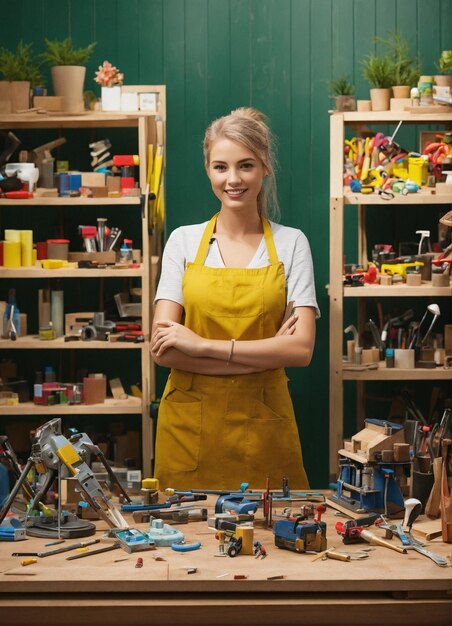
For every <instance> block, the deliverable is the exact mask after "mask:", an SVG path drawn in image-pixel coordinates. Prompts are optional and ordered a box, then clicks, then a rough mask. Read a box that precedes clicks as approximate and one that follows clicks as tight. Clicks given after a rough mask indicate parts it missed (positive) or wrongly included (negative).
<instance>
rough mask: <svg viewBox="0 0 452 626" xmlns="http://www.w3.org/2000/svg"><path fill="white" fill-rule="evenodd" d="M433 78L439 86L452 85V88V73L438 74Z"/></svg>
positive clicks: (451, 86)
mask: <svg viewBox="0 0 452 626" xmlns="http://www.w3.org/2000/svg"><path fill="white" fill-rule="evenodd" d="M433 78H434V81H435V85H438V87H450V88H451V89H452V74H437V75H436V76H434V77H433Z"/></svg>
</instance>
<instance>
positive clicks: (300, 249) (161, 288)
mask: <svg viewBox="0 0 452 626" xmlns="http://www.w3.org/2000/svg"><path fill="white" fill-rule="evenodd" d="M207 224H208V222H204V223H202V224H193V225H191V226H181V227H180V228H176V230H174V231H173V232H172V233H171V235H170V237H169V239H168V241H167V243H166V246H165V249H164V252H163V259H162V273H161V276H160V281H159V285H158V288H157V293H156V295H155V302H157V300H172V301H173V302H177V303H178V304H180V305H181V306H184V299H183V296H182V277H183V274H184V272H185V266H186V263H187V262H189V263H190V262H193V261H194V260H195V257H196V253H197V251H198V248H199V244H200V242H201V238H202V235H203V233H204V230H205V228H206V226H207ZM270 225H271V229H272V233H273V240H274V242H275V247H276V252H277V254H278V259H279V260H280V261H281V262H282V263H283V264H284V273H285V277H286V287H287V302H290V301H293V303H294V307H297V306H311V307H314V308H315V310H316V317H320V311H319V308H318V305H317V300H316V295H315V285H314V270H313V266H312V257H311V249H310V247H309V243H308V240H307V238H306V236H305V235H304V234H303V233H302V232H301V230H298V229H297V228H291V227H289V226H282V225H281V224H276V223H275V222H270ZM214 237H215V235H214ZM214 237H213V239H212V240H211V244H210V245H209V251H208V254H207V257H206V260H205V263H204V264H205V265H206V266H207V267H224V263H223V259H222V257H221V254H220V250H219V247H218V243H217V240H216V239H214ZM267 265H270V260H269V258H268V252H267V246H266V245H265V239H264V237H263V236H262V241H261V242H260V244H259V246H258V248H257V250H256V254H255V255H254V258H253V259H252V261H251V263H250V264H249V265H248V268H258V267H265V266H267Z"/></svg>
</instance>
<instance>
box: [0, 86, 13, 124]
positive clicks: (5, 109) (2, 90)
mask: <svg viewBox="0 0 452 626" xmlns="http://www.w3.org/2000/svg"><path fill="white" fill-rule="evenodd" d="M8 113H11V83H10V82H9V80H0V114H2V115H5V114H6V115H8Z"/></svg>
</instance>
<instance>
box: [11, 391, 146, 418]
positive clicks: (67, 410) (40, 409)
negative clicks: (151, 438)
mask: <svg viewBox="0 0 452 626" xmlns="http://www.w3.org/2000/svg"><path fill="white" fill-rule="evenodd" d="M141 411H142V402H141V398H135V397H133V396H131V397H129V398H127V400H114V399H113V398H107V399H106V400H105V402H103V403H102V404H57V405H54V406H47V405H42V404H34V403H33V402H21V403H20V404H17V405H16V406H0V415H49V416H51V415H76V414H78V415H89V414H93V415H111V414H122V413H124V414H129V415H139V414H141Z"/></svg>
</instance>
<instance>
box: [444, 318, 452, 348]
mask: <svg viewBox="0 0 452 626" xmlns="http://www.w3.org/2000/svg"><path fill="white" fill-rule="evenodd" d="M444 349H445V350H446V354H452V324H444Z"/></svg>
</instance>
